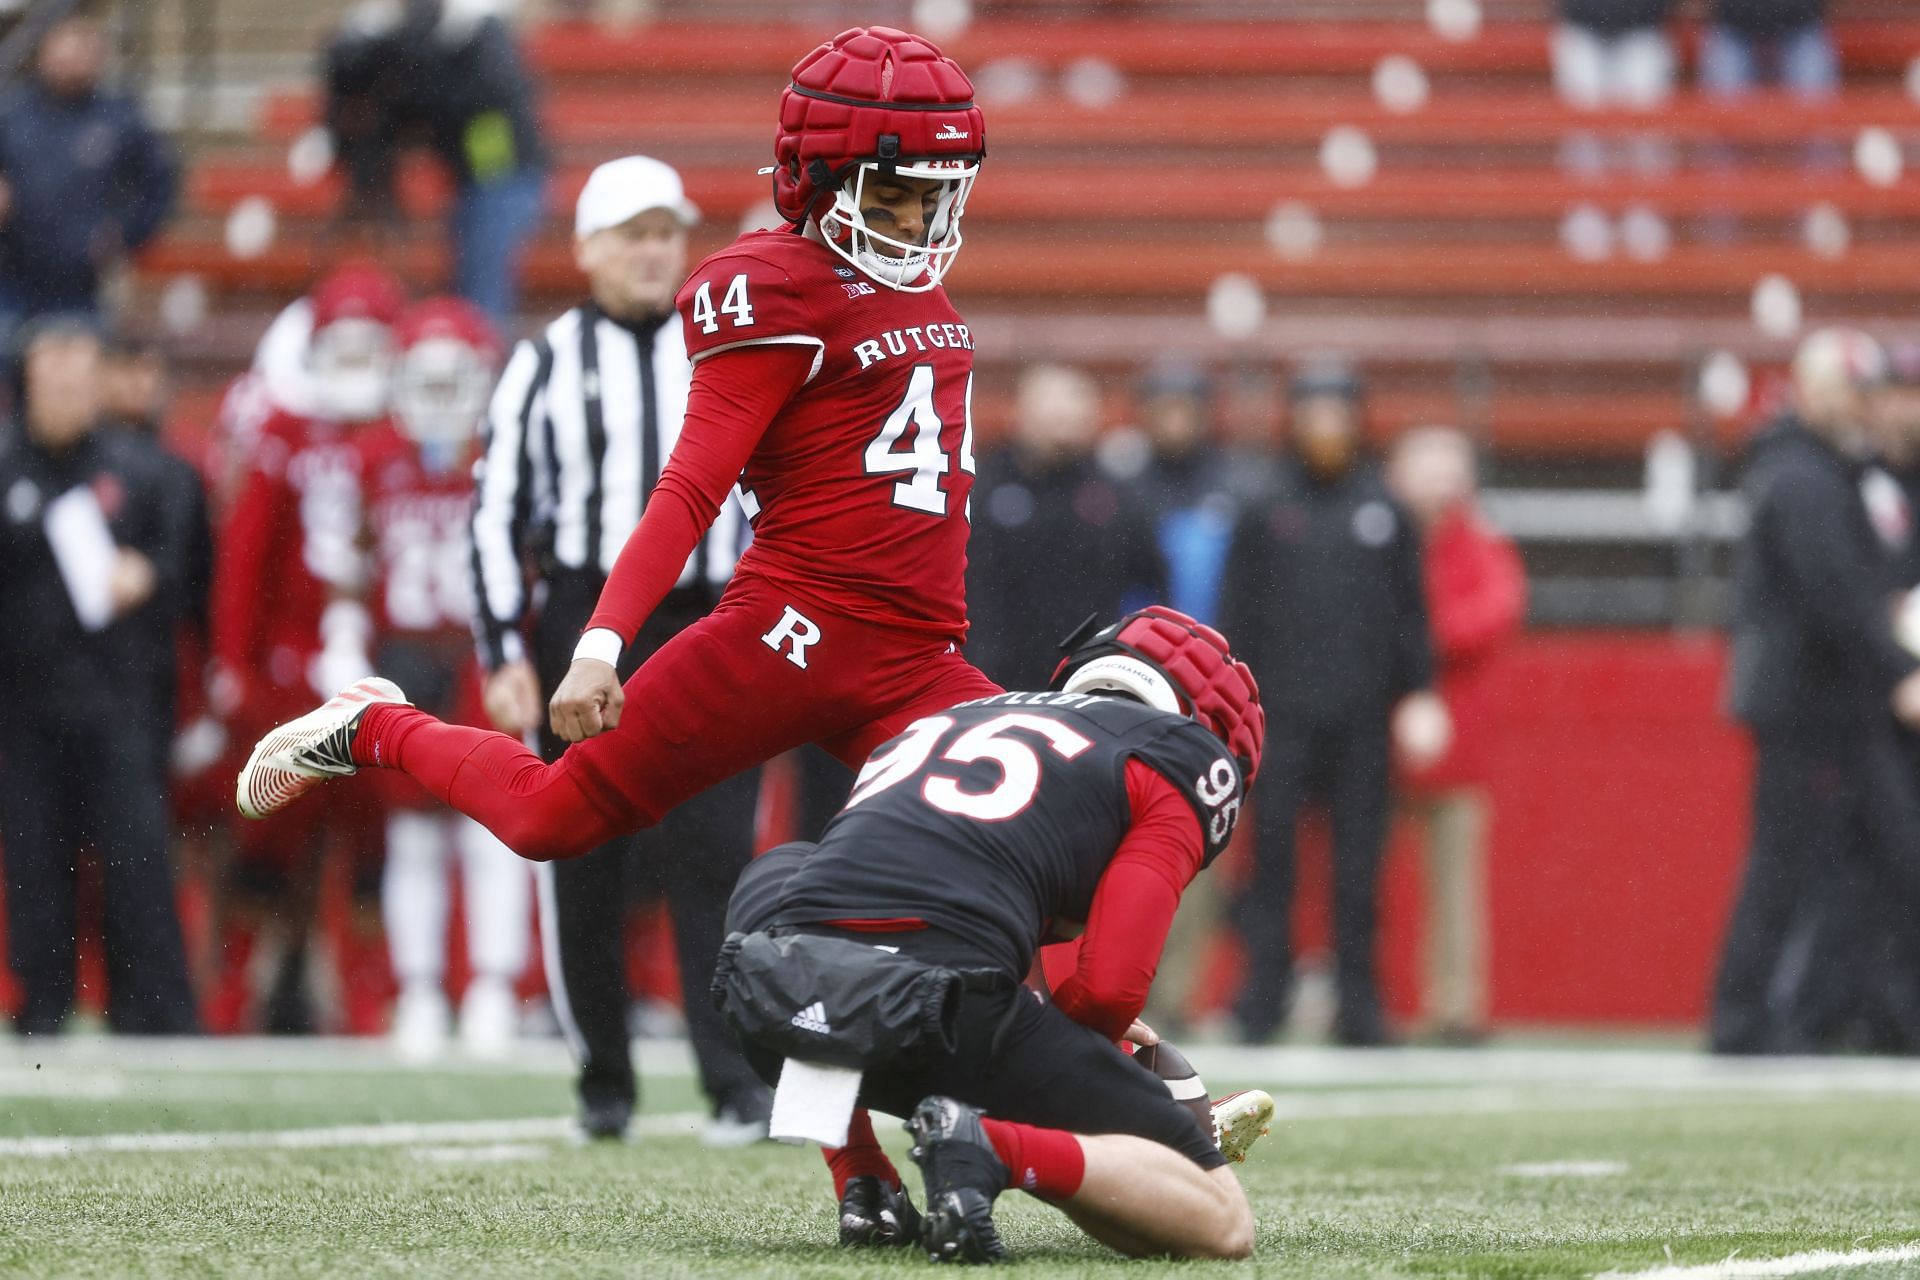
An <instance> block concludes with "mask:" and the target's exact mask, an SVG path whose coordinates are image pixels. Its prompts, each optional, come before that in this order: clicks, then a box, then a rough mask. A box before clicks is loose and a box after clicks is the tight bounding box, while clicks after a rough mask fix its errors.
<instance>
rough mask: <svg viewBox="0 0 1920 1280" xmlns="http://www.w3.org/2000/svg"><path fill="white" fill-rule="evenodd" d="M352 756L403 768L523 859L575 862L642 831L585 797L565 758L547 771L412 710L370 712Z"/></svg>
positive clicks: (532, 758)
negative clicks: (619, 837) (626, 834)
mask: <svg viewBox="0 0 1920 1280" xmlns="http://www.w3.org/2000/svg"><path fill="white" fill-rule="evenodd" d="M351 750H352V753H353V761H354V763H355V764H358V765H372V766H376V767H378V768H383V769H398V770H400V771H401V772H402V773H405V774H407V775H408V776H410V777H411V778H412V779H413V780H414V781H415V782H418V783H419V784H420V785H421V786H423V787H425V788H426V789H427V790H428V792H430V793H431V794H432V795H433V797H434V798H435V799H437V800H441V801H444V802H445V803H446V804H447V805H448V806H449V807H451V808H453V809H454V810H456V811H458V812H460V813H464V814H466V815H467V816H468V817H469V818H472V819H473V820H474V821H476V822H478V823H479V824H480V825H481V826H483V827H485V828H487V829H488V830H489V831H491V832H493V834H495V835H496V836H499V837H500V840H501V843H503V844H505V845H506V846H507V847H508V848H509V849H512V850H513V851H514V852H515V853H517V854H519V855H520V856H521V857H523V858H537V859H542V860H544V859H548V858H571V857H577V856H578V855H580V854H582V853H585V852H587V851H588V850H589V849H594V848H598V847H599V846H600V845H602V844H605V843H606V842H607V841H608V840H611V839H612V838H613V837H614V836H617V835H621V834H623V833H624V832H627V831H630V830H632V829H633V828H634V827H635V826H637V825H639V824H638V823H637V822H635V821H631V820H628V819H626V818H623V817H622V816H621V815H617V814H612V813H609V812H608V811H607V809H606V807H605V806H604V804H603V803H601V802H599V801H597V800H596V799H595V798H594V797H593V795H591V794H590V793H589V792H588V791H586V790H585V789H584V788H583V787H582V785H581V782H580V779H579V777H577V776H576V775H575V774H574V772H573V770H572V768H571V767H570V765H569V761H568V757H566V756H562V757H561V758H560V760H559V761H558V762H556V763H554V764H551V765H550V764H547V763H546V762H545V761H543V760H541V759H540V757H539V756H537V755H535V754H534V753H533V752H532V751H530V750H528V749H527V745H526V744H525V743H524V742H521V741H520V740H519V739H518V738H514V737H510V736H509V735H507V734H504V733H495V732H494V731H493V730H491V729H472V728H468V727H467V726H466V725H457V724H443V723H442V722H441V721H439V720H437V719H435V718H434V717H432V716H430V715H428V714H427V713H426V712H424V711H421V710H419V709H418V708H415V707H404V706H399V705H397V704H395V703H377V704H375V705H374V706H371V707H368V708H367V711H366V714H365V715H363V716H361V717H360V727H359V729H358V730H357V731H355V733H354V735H353V746H352V748H351Z"/></svg>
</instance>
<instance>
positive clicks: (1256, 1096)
mask: <svg viewBox="0 0 1920 1280" xmlns="http://www.w3.org/2000/svg"><path fill="white" fill-rule="evenodd" d="M1272 1127H1273V1098H1272V1097H1271V1096H1270V1095H1269V1094H1268V1093H1267V1092H1266V1090H1264V1089H1243V1090H1241V1091H1240V1092H1239V1093H1230V1094H1228V1095H1227V1096H1226V1097H1224V1098H1219V1099H1216V1100H1215V1101H1214V1104H1213V1137H1214V1142H1215V1143H1217V1144H1218V1145H1219V1147H1220V1154H1221V1155H1223V1156H1225V1157H1226V1158H1227V1159H1229V1160H1231V1161H1233V1162H1234V1163H1235V1164H1240V1163H1243V1162H1244V1161H1245V1160H1246V1158H1247V1151H1248V1150H1249V1149H1250V1148H1251V1147H1252V1146H1253V1144H1254V1142H1255V1141H1256V1140H1258V1139H1259V1138H1260V1137H1262V1136H1263V1135H1265V1134H1266V1133H1267V1131H1268V1130H1269V1129H1271V1128H1272Z"/></svg>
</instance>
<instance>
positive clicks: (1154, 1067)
mask: <svg viewBox="0 0 1920 1280" xmlns="http://www.w3.org/2000/svg"><path fill="white" fill-rule="evenodd" d="M1133 1060H1134V1061H1135V1062H1137V1063H1139V1064H1140V1065H1141V1066H1143V1067H1145V1068H1146V1069H1147V1070H1149V1071H1151V1072H1153V1074H1154V1075H1156V1076H1159V1077H1160V1082H1161V1083H1162V1084H1164V1085H1166V1086H1167V1092H1168V1093H1170V1094H1172V1095H1173V1099H1174V1101H1175V1102H1178V1103H1179V1104H1180V1105H1181V1106H1183V1107H1185V1108H1186V1109H1187V1110H1188V1111H1190V1112H1192V1113H1193V1122H1194V1123H1195V1124H1197V1125H1199V1126H1200V1131H1201V1132H1202V1133H1204V1134H1206V1135H1207V1140H1208V1141H1209V1142H1217V1141H1218V1140H1219V1134H1217V1133H1215V1132H1214V1128H1213V1101H1212V1099H1210V1098H1208V1097H1207V1086H1206V1085H1205V1084H1204V1083H1203V1082H1202V1081H1201V1079H1200V1073H1199V1072H1198V1071H1195V1070H1194V1069H1193V1064H1192V1063H1191V1062H1188V1061H1187V1055H1186V1054H1184V1053H1182V1052H1180V1051H1179V1050H1178V1049H1176V1048H1174V1047H1173V1046H1172V1045H1170V1044H1168V1043H1167V1042H1166V1041H1165V1040H1162V1041H1161V1042H1160V1043H1159V1044H1150V1045H1146V1046H1144V1047H1142V1048H1140V1049H1136V1050H1135V1051H1134V1054H1133Z"/></svg>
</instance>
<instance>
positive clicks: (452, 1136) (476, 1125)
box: [0, 1111, 706, 1157]
mask: <svg viewBox="0 0 1920 1280" xmlns="http://www.w3.org/2000/svg"><path fill="white" fill-rule="evenodd" d="M705 1118H706V1117H705V1116H703V1115H702V1114H701V1113H699V1112H697V1111H667V1112H661V1113H659V1114H657V1115H643V1116H639V1117H636V1118H635V1120H634V1122H633V1125H632V1127H631V1128H629V1129H628V1131H627V1132H628V1133H629V1134H630V1135H631V1136H633V1137H637V1138H652V1137H669V1136H676V1135H692V1134H695V1133H697V1132H699V1129H700V1125H701V1122H702V1121H703V1120H705ZM574 1132H575V1128H574V1122H573V1120H572V1118H571V1117H568V1116H540V1117H536V1118H532V1119H524V1120H444V1121H433V1122H427V1123H396V1124H348V1125H334V1126H331V1127H328V1128H323V1129H265V1130H255V1129H228V1130H215V1131H213V1132H209V1133H100V1134H88V1135H85V1136H79V1137H70V1138H62V1137H42V1138H0V1157H6V1156H40V1157H58V1156H84V1155H104V1154H118V1153H123V1152H179V1151H223V1150H271V1151H310V1150H318V1149H323V1148H334V1147H410V1146H421V1145H427V1144H440V1145H444V1144H447V1143H456V1142H486V1143H507V1142H516V1141H519V1142H525V1141H528V1140H538V1139H547V1140H557V1139H565V1138H570V1137H572V1136H573V1134H574Z"/></svg>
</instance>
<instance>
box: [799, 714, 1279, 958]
mask: <svg viewBox="0 0 1920 1280" xmlns="http://www.w3.org/2000/svg"><path fill="white" fill-rule="evenodd" d="M1130 760H1138V761H1139V762H1140V763H1142V764H1144V765H1146V766H1147V767H1148V768H1150V769H1152V770H1153V771H1154V772H1156V773H1158V774H1159V775H1160V776H1162V777H1163V778H1165V779H1166V780H1167V781H1168V782H1170V783H1172V784H1173V786H1174V788H1175V789H1176V790H1177V791H1178V792H1179V793H1180V795H1181V796H1182V797H1183V798H1184V799H1185V800H1186V801H1187V803H1188V804H1190V805H1191V806H1192V807H1193V811H1194V816H1195V817H1196V818H1197V819H1198V820H1199V825H1200V834H1201V839H1202V840H1204V841H1205V850H1204V853H1203V855H1202V859H1201V865H1203V866H1204V865H1206V864H1207V863H1211V862H1212V861H1213V859H1214V858H1216V857H1218V856H1219V854H1220V852H1221V850H1223V849H1224V848H1226V845H1227V841H1228V840H1229V839H1230V838H1231V837H1232V835H1233V828H1234V823H1235V821H1236V820H1237V819H1238V817H1239V815H1240V810H1241V804H1242V801H1243V792H1242V783H1241V778H1240V770H1239V768H1238V767H1237V766H1236V765H1235V764H1234V762H1233V760H1232V759H1231V758H1230V756H1229V754H1228V752H1227V750H1226V748H1225V747H1224V746H1222V745H1221V743H1220V741H1219V739H1217V738H1215V737H1214V736H1213V735H1212V734H1211V733H1208V732H1207V731H1206V730H1205V729H1203V728H1201V727H1200V726H1199V725H1198V724H1196V723H1195V722H1194V721H1192V720H1189V719H1187V718H1186V717H1184V716H1177V715H1171V714H1169V713H1167V712H1164V711H1157V710H1154V709H1153V708H1151V707H1147V706H1143V705H1141V704H1140V703H1137V702H1131V701H1127V700H1124V699H1119V698H1106V697H1097V696H1093V695H1089V694H1077V693H1004V694H1001V695H999V696H997V697H992V698H985V699H982V700H980V701H977V702H969V703H963V704H961V705H960V706H957V707H954V708H953V709H952V710H950V711H945V712H942V713H940V714H938V715H933V716H928V717H926V718H924V719H921V720H916V721H915V722H914V723H913V724H912V725H911V726H909V727H908V729H907V731H906V732H905V733H903V734H901V735H900V736H899V737H897V738H894V739H893V740H892V741H890V742H888V743H886V744H884V745H883V746H881V747H880V748H879V749H878V750H876V751H875V752H874V753H873V755H872V756H871V757H869V759H868V761H867V764H866V767H865V768H863V769H861V771H860V776H859V779H858V780H857V781H856V782H855V783H854V788H853V794H852V795H851V796H850V797H848V800H847V805H846V808H844V809H842V810H841V811H840V813H839V814H838V815H837V816H836V817H835V818H834V820H833V821H832V822H831V823H830V824H829V825H828V827H827V829H826V832H825V834H824V835H823V836H822V837H821V839H820V844H819V847H818V848H817V849H816V850H814V852H813V853H812V854H811V855H810V856H809V857H808V858H807V860H806V861H805V863H803V864H802V865H801V867H800V868H799V869H798V870H797V871H795V872H794V873H793V875H792V877H791V878H790V879H789V880H788V881H787V882H786V885H785V888H784V890H783V892H782V894H781V898H780V905H779V909H778V911H777V912H776V913H775V914H774V915H773V917H772V920H773V921H774V922H775V923H779V924H810V923H822V922H827V921H841V920H889V921H908V920H917V921H923V922H925V923H926V924H928V925H931V926H933V927H936V928H939V929H943V930H945V931H947V932H948V933H951V934H954V935H956V936H958V937H960V938H963V939H967V940H969V941H971V942H973V943H975V944H977V945H978V946H980V947H981V948H982V950H983V951H984V952H985V953H986V954H988V955H990V956H992V957H993V959H994V961H995V963H996V964H997V965H998V966H1000V967H1002V968H1004V969H1005V970H1006V971H1007V972H1009V973H1012V974H1015V975H1016V976H1018V975H1023V974H1025V973H1026V971H1027V967H1028V965H1029V963H1030V962H1031V961H1032V958H1033V955H1034V952H1035V951H1036V950H1037V949H1038V947H1039V946H1040V943H1041V941H1042V938H1043V936H1044V934H1045V931H1046V929H1047V927H1048V926H1049V925H1053V926H1054V927H1055V928H1056V929H1058V930H1060V931H1061V932H1063V933H1064V932H1067V930H1066V928H1065V927H1064V926H1067V925H1069V924H1079V923H1084V922H1085V921H1086V919H1087V913H1088V910H1089V909H1090V908H1091V906H1092V904H1093V895H1094V890H1095V888H1096V887H1097V886H1098V885H1099V883H1100V878H1101V877H1102V876H1103V875H1104V874H1105V873H1106V870H1107V865H1108V863H1109V862H1111V861H1112V859H1113V856H1114V852H1115V850H1116V849H1117V848H1118V847H1119V845H1120V843H1121V840H1122V838H1123V837H1124V836H1125V835H1126V834H1127V831H1128V828H1129V827H1130V826H1131V824H1132V820H1133V815H1132V814H1131V812H1130V811H1129V802H1128V790H1127V781H1126V772H1127V764H1128V761H1130ZM1175 888H1176V889H1179V888H1184V886H1183V885H1177V886H1175Z"/></svg>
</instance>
